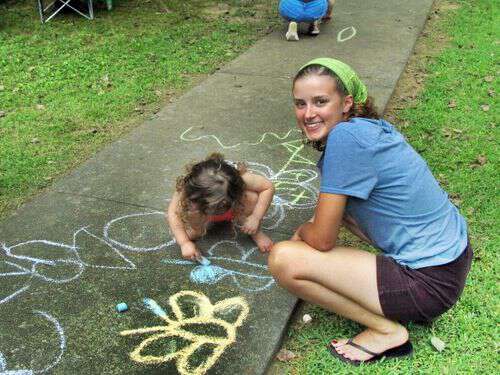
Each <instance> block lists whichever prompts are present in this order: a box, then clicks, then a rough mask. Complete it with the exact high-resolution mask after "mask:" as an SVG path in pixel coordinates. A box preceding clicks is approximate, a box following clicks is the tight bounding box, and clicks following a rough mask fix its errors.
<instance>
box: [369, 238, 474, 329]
mask: <svg viewBox="0 0 500 375" xmlns="http://www.w3.org/2000/svg"><path fill="white" fill-rule="evenodd" d="M472 255H473V253H472V248H471V247H470V244H469V243H467V247H466V248H465V250H464V251H463V253H462V255H460V256H459V257H458V258H457V259H455V260H454V261H453V262H451V263H447V264H443V265H440V266H433V267H423V268H418V269H412V268H409V267H407V266H402V265H400V264H399V263H397V262H396V261H395V260H394V259H392V258H390V257H387V256H384V255H377V287H378V295H379V299H380V305H381V306H382V312H383V313H384V316H385V317H386V318H389V319H391V320H397V321H400V322H403V323H406V322H410V321H412V322H419V323H426V322H430V321H432V320H433V319H434V318H436V317H438V316H439V315H441V314H443V313H444V312H445V311H447V310H448V309H450V308H451V307H452V306H453V305H454V304H455V303H456V302H457V300H458V298H459V297H460V295H461V294H462V291H463V289H464V286H465V279H466V277H467V274H468V273H469V270H470V266H471V263H472Z"/></svg>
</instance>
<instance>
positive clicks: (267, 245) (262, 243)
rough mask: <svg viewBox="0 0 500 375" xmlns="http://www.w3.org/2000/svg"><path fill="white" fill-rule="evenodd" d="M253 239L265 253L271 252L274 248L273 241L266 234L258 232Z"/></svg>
mask: <svg viewBox="0 0 500 375" xmlns="http://www.w3.org/2000/svg"><path fill="white" fill-rule="evenodd" d="M251 237H252V239H253V240H254V241H255V243H256V244H257V246H258V248H259V250H260V251H261V252H263V253H266V252H268V251H269V250H271V247H273V240H271V239H270V238H269V237H268V236H267V235H266V234H264V232H262V231H260V230H259V231H258V232H257V233H255V234H253V235H252V236H251Z"/></svg>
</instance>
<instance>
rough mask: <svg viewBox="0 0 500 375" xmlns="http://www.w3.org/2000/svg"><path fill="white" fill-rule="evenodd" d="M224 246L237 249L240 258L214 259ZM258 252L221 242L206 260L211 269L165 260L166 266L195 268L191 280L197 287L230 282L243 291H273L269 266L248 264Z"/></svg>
mask: <svg viewBox="0 0 500 375" xmlns="http://www.w3.org/2000/svg"><path fill="white" fill-rule="evenodd" d="M221 245H229V246H231V247H234V248H235V250H236V251H235V256H236V257H237V258H232V257H221V256H216V255H214V254H215V252H216V251H217V248H218V247H220V246H221ZM256 252H258V248H257V247H252V248H251V249H249V250H247V249H245V248H243V247H242V246H241V245H240V244H239V243H238V242H236V241H220V242H217V243H216V244H214V245H213V246H212V247H211V248H210V249H209V250H208V252H207V254H208V256H207V257H206V258H207V259H208V260H209V261H210V264H208V265H203V264H199V263H197V262H191V261H189V260H182V259H163V260H162V263H165V264H169V265H183V266H194V268H193V269H192V270H191V273H190V275H189V279H190V280H191V281H192V282H194V283H196V284H208V285H211V284H216V283H218V282H219V281H221V280H223V279H225V278H229V279H230V280H232V281H233V282H234V283H235V284H236V286H237V287H238V288H240V289H241V290H243V291H247V292H259V291H263V290H266V289H268V288H270V287H271V286H272V285H273V284H274V279H273V277H272V276H271V275H270V274H269V273H268V271H267V266H265V265H263V264H259V263H255V262H251V261H249V260H248V259H249V258H250V256H252V255H254V253H256Z"/></svg>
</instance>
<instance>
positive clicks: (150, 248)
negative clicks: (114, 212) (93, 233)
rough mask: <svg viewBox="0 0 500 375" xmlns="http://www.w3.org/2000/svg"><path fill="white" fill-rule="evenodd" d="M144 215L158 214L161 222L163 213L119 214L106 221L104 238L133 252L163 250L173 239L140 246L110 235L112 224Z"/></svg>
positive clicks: (173, 241)
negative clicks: (119, 215)
mask: <svg viewBox="0 0 500 375" xmlns="http://www.w3.org/2000/svg"><path fill="white" fill-rule="evenodd" d="M145 216H158V217H160V218H161V220H162V222H163V220H164V213H163V212H160V211H155V212H145V213H137V214H130V215H125V216H121V217H118V218H116V219H113V220H111V221H110V222H108V223H107V224H106V225H105V226H104V238H105V239H106V240H107V241H109V242H111V243H112V244H114V245H116V246H119V247H121V248H123V249H126V250H129V251H134V252H139V253H144V252H150V251H159V250H163V249H165V248H166V247H168V246H170V245H172V244H173V243H175V240H174V239H170V240H168V241H166V242H162V243H158V244H155V245H154V246H147V247H140V246H133V245H130V244H126V243H123V242H122V241H118V240H116V239H114V238H112V237H111V235H110V230H111V229H112V227H113V226H115V225H118V224H119V223H120V222H123V221H129V220H130V219H132V220H135V219H136V218H143V217H145ZM122 225H123V224H122Z"/></svg>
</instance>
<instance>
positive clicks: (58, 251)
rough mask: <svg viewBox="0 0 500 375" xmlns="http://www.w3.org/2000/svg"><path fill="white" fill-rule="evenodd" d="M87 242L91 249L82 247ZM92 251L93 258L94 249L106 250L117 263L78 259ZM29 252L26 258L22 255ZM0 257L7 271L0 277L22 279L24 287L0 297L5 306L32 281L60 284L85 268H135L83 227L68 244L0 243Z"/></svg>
mask: <svg viewBox="0 0 500 375" xmlns="http://www.w3.org/2000/svg"><path fill="white" fill-rule="evenodd" d="M88 241H91V242H90V245H91V246H84V245H83V244H84V243H85V244H87V243H88ZM88 247H90V251H92V252H93V253H94V254H93V255H102V253H98V252H97V251H96V250H104V251H110V254H111V256H112V257H113V258H114V259H113V261H114V262H116V261H118V262H120V263H121V264H119V265H109V264H108V265H105V264H92V263H89V262H87V261H84V260H83V259H82V252H85V250H88V249H87V248H88ZM41 250H44V253H43V256H42V255H37V256H34V255H31V253H33V252H41ZM26 253H29V254H30V255H25V254H26ZM0 256H3V257H6V259H7V260H4V261H0V265H1V266H3V267H4V268H6V267H9V269H10V271H7V272H0V278H7V277H20V276H25V277H26V281H25V283H24V285H23V286H22V287H21V288H19V289H17V290H16V291H14V292H12V293H10V294H8V295H7V296H2V295H0V305H1V304H3V303H6V302H8V301H10V300H12V299H14V298H16V297H17V296H19V295H20V294H22V293H24V292H25V291H27V290H28V289H29V288H30V285H31V282H32V281H33V279H38V280H41V281H44V282H47V283H55V284H62V283H68V282H71V281H73V280H76V279H78V278H79V277H80V276H81V274H82V273H83V272H84V270H85V269H86V268H87V267H93V268H104V269H119V270H133V269H136V268H137V267H136V265H135V264H134V263H133V262H132V261H131V260H130V259H128V258H127V257H126V256H125V255H124V254H123V253H122V252H121V251H120V250H118V249H116V248H115V247H114V246H113V245H112V244H110V243H108V242H107V241H105V240H104V239H103V238H100V237H98V236H96V235H94V234H92V233H91V232H89V230H88V229H87V228H86V227H83V228H80V229H78V230H77V231H76V232H74V233H73V243H72V244H71V245H68V244H64V243H58V242H54V241H47V240H31V241H26V242H21V243H18V244H16V245H11V246H7V245H6V244H4V243H2V244H0Z"/></svg>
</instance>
